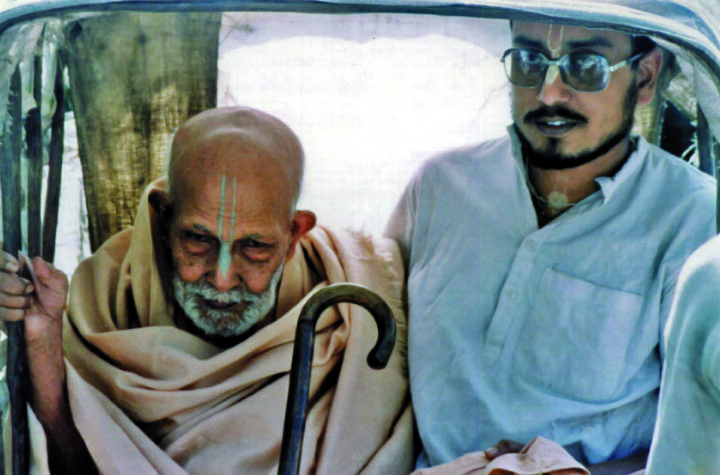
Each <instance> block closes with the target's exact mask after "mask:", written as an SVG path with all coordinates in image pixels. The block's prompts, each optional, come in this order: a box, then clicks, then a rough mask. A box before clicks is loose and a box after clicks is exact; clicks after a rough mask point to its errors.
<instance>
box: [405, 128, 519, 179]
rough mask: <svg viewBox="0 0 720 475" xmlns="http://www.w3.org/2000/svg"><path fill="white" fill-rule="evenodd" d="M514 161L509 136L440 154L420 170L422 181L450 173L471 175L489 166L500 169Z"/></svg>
mask: <svg viewBox="0 0 720 475" xmlns="http://www.w3.org/2000/svg"><path fill="white" fill-rule="evenodd" d="M511 160H512V141H511V139H510V137H509V136H507V135H506V136H503V137H497V138H494V139H489V140H486V141H484V142H480V143H475V144H471V145H465V146H462V147H456V148H453V149H449V150H446V151H443V152H439V153H437V154H435V155H433V156H432V157H430V158H429V159H427V160H426V161H425V162H424V163H423V164H422V165H421V167H420V169H419V170H418V176H419V177H420V178H421V179H423V178H424V179H431V178H432V177H437V176H440V175H445V174H448V173H461V174H470V175H472V174H473V173H475V172H477V171H480V170H484V169H485V168H488V167H489V166H492V168H493V169H498V168H501V167H500V163H502V162H507V163H510V162H511Z"/></svg>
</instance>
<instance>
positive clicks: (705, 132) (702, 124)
mask: <svg viewBox="0 0 720 475" xmlns="http://www.w3.org/2000/svg"><path fill="white" fill-rule="evenodd" d="M697 117H698V119H697V150H698V158H699V159H700V169H701V170H702V171H704V172H705V173H708V174H710V175H712V176H714V177H715V178H717V177H718V176H720V170H719V169H718V168H717V167H718V163H717V161H716V159H715V156H714V154H713V135H712V132H711V131H710V124H708V120H707V117H705V114H704V113H703V111H702V109H701V108H700V104H699V103H698V107H697ZM717 187H718V188H717V198H716V207H717V208H716V212H715V226H716V227H715V231H716V232H717V231H718V230H720V181H718V184H717Z"/></svg>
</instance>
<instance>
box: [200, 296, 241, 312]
mask: <svg viewBox="0 0 720 475" xmlns="http://www.w3.org/2000/svg"><path fill="white" fill-rule="evenodd" d="M241 303H242V302H218V301H217V300H208V299H205V305H206V306H208V307H209V308H212V309H213V310H225V311H227V310H232V309H234V308H235V307H238V306H239V305H240V304H241Z"/></svg>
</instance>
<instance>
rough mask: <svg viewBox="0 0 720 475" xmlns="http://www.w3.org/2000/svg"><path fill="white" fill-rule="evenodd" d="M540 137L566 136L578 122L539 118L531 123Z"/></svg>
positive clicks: (558, 118) (555, 118)
mask: <svg viewBox="0 0 720 475" xmlns="http://www.w3.org/2000/svg"><path fill="white" fill-rule="evenodd" d="M532 123H533V124H534V125H535V127H537V129H538V130H539V131H540V133H541V134H542V135H545V136H549V137H560V136H562V135H565V134H567V133H568V132H570V131H571V130H572V129H573V128H575V127H576V126H578V125H579V124H580V122H578V121H576V120H572V119H565V118H560V117H549V118H539V119H535V120H533V121H532Z"/></svg>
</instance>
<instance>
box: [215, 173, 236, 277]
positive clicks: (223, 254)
mask: <svg viewBox="0 0 720 475" xmlns="http://www.w3.org/2000/svg"><path fill="white" fill-rule="evenodd" d="M225 181H226V178H225V174H223V176H222V181H221V182H220V214H219V217H218V239H220V255H219V256H218V266H219V268H220V272H221V273H222V275H223V278H225V279H227V275H228V271H229V270H230V265H231V264H232V253H231V251H232V242H233V232H234V230H235V192H236V188H237V177H234V178H233V195H232V207H231V208H230V232H229V236H228V239H224V238H223V232H222V229H223V218H224V217H225V206H227V205H226V199H225Z"/></svg>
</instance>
